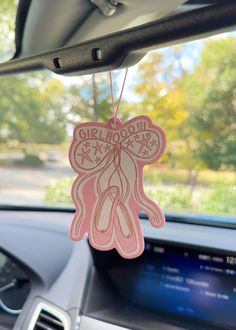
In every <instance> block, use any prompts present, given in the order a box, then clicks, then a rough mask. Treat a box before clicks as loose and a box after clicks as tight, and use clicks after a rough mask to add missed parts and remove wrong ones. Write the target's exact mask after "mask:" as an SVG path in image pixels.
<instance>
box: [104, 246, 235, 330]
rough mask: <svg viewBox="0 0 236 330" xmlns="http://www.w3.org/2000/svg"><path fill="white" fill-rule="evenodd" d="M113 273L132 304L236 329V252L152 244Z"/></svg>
mask: <svg viewBox="0 0 236 330" xmlns="http://www.w3.org/2000/svg"><path fill="white" fill-rule="evenodd" d="M107 273H108V275H109V277H110V278H111V280H112V281H113V283H114V284H115V286H116V287H117V289H118V290H119V291H120V293H121V295H122V296H123V298H125V299H126V301H127V302H128V303H129V304H132V305H135V306H139V307H143V308H146V309H149V310H156V311H158V310H159V311H162V312H163V311H164V312H167V313H170V312H171V313H174V314H178V315H182V316H185V317H186V316H187V317H191V318H196V319H199V320H202V321H208V322H211V324H218V325H222V326H225V327H231V328H233V329H235V328H236V255H233V254H231V253H220V252H218V253H213V252H212V251H209V250H204V249H199V250H198V249H194V248H190V247H186V246H183V245H181V246H179V245H177V246H176V245H171V244H168V243H165V242H158V243H155V242H147V243H146V246H145V252H144V253H143V255H142V256H141V257H139V258H137V259H135V260H133V261H131V260H128V261H125V260H123V259H122V258H120V259H119V260H118V259H117V260H116V261H114V260H113V262H112V265H110V266H109V267H108V268H107Z"/></svg>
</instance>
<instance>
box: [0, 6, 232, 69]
mask: <svg viewBox="0 0 236 330" xmlns="http://www.w3.org/2000/svg"><path fill="white" fill-rule="evenodd" d="M91 2H92V3H93V6H96V7H98V8H97V10H99V11H100V15H103V16H104V17H107V16H106V15H105V14H104V12H103V11H106V9H107V10H108V11H109V8H110V9H111V10H110V13H111V12H112V10H113V11H115V15H114V18H115V17H116V15H117V16H119V15H118V10H119V5H120V6H121V8H122V6H123V4H122V3H121V2H119V1H118V2H115V1H110V2H109V4H110V7H109V6H108V5H107V3H108V2H107V1H105V0H104V1H98V0H93V1H91ZM135 2H136V1H135ZM139 2H140V1H137V2H136V6H137V5H138V4H139ZM150 2H152V3H153V1H150ZM154 2H155V1H154ZM200 2H201V4H204V3H205V2H206V4H208V5H206V4H205V5H204V6H202V5H198V6H197V7H199V8H197V9H195V6H193V4H196V3H200ZM200 2H198V1H187V2H185V1H175V0H168V1H165V4H163V1H158V4H159V5H160V8H162V9H163V11H162V14H163V13H164V15H161V13H160V12H161V11H159V12H158V13H159V16H160V17H161V18H158V19H156V20H154V21H152V20H151V21H149V22H148V23H146V24H141V25H139V24H136V23H135V24H134V25H135V26H134V27H131V28H129V29H125V30H123V29H121V27H120V26H118V30H119V31H118V32H115V33H112V34H106V35H105V31H104V30H103V34H102V35H100V36H99V37H97V38H95V39H92V40H88V41H83V42H82V43H77V44H74V45H70V46H67V44H63V43H61V44H62V45H63V46H65V47H62V48H56V49H55V48H54V47H53V42H51V44H49V45H48V48H49V49H47V51H45V49H44V48H42V49H40V48H39V49H37V53H36V54H31V53H30V52H29V50H28V51H27V47H26V45H27V43H26V41H25V40H29V39H30V40H35V42H36V43H37V40H39V41H38V42H39V43H40V40H41V39H37V38H39V35H38V34H37V33H36V32H37V29H36V32H35V30H34V29H32V33H31V31H30V30H29V29H27V28H26V24H27V22H29V20H31V21H32V20H33V16H32V15H35V14H36V12H33V11H32V10H33V9H32V8H35V6H40V3H41V2H39V1H32V2H31V4H30V1H20V4H19V7H18V14H17V20H16V52H15V56H14V58H13V59H12V60H10V61H9V62H6V63H3V64H1V65H0V75H6V74H16V73H22V72H27V71H35V70H42V69H48V70H50V71H52V72H55V73H58V74H69V75H82V74H88V73H96V72H99V71H107V70H112V69H116V68H121V67H127V66H131V65H133V64H135V63H137V62H138V61H139V60H140V59H141V58H142V57H143V56H144V55H145V54H146V52H147V51H148V50H150V49H151V48H160V47H163V46H166V45H169V44H174V43H178V42H182V41H186V40H191V39H196V38H200V37H202V36H209V35H212V34H216V33H219V32H221V31H222V32H223V31H226V30H230V29H233V28H235V26H236V2H235V1H222V2H221V1H215V2H219V3H218V4H214V1H212V3H211V4H210V5H209V1H200ZM52 3H55V1H52ZM68 3H69V2H68ZM88 3H89V4H90V5H91V3H90V1H88ZM94 3H95V4H94ZM127 3H128V2H127ZM156 3H157V2H156ZM183 3H184V4H183ZM23 4H25V6H24V5H23ZM57 4H58V6H61V7H60V8H61V10H62V9H63V4H64V6H65V2H64V1H58V2H57ZM161 4H162V7H161ZM179 4H181V5H182V7H183V10H182V9H181V8H182V7H181V6H179V7H177V5H179ZM191 4H192V6H191ZM44 5H45V4H44ZM47 5H48V6H49V4H48V3H47ZM106 5H107V7H106ZM22 6H23V7H22ZM104 6H105V7H104ZM188 6H189V7H188ZM49 7H50V8H51V6H49ZM22 8H23V9H22ZM86 8H87V7H86ZM104 8H105V9H104ZM39 9H40V7H38V10H39ZM64 9H65V8H64ZM164 9H165V10H164ZM86 10H88V12H89V8H87V9H86ZM22 12H24V15H23V16H22ZM179 12H180V13H179ZM69 13H70V15H71V22H74V20H75V19H76V15H74V14H73V13H72V12H71V11H70V10H69ZM37 14H38V11H37ZM108 15H109V12H108ZM112 15H113V14H112ZM112 15H111V16H110V17H109V22H110V23H109V24H110V25H112V19H113V16H112ZM154 16H155V15H154ZM157 16H158V15H157ZM163 16H164V17H163ZM104 17H103V18H104ZM149 18H150V17H149ZM58 20H60V17H56V19H53V18H52V22H51V26H52V29H53V31H54V32H52V31H51V30H50V31H48V33H56V32H55V31H56V30H57V28H58V29H59V30H60V27H58V25H60V22H58ZM137 20H138V17H136V21H137ZM42 22H45V17H42ZM116 22H117V18H116ZM141 22H143V19H141ZM62 23H63V22H62ZM28 24H29V23H28ZM31 24H32V23H31ZM45 24H46V23H45ZM72 25H73V24H72ZM90 25H91V24H90ZM104 26H106V25H104ZM94 29H95V30H96V21H95V22H94ZM94 29H93V31H94ZM120 29H121V30H120ZM78 31H79V32H78ZM78 31H77V32H76V33H80V34H81V31H80V30H78ZM82 31H83V30H82ZM33 32H34V33H33ZM56 35H57V34H56ZM88 35H89V34H88ZM92 35H93V34H92ZM27 38H28V39H27ZM41 38H43V36H42V35H41ZM45 38H46V36H45ZM62 39H63V36H62ZM71 40H72V41H73V40H74V41H73V42H75V41H76V38H71ZM54 41H55V40H54ZM72 41H71V43H73V42H72ZM61 42H62V41H61ZM71 43H70V44H71ZM55 44H56V45H57V43H55ZM44 47H46V46H45V45H44Z"/></svg>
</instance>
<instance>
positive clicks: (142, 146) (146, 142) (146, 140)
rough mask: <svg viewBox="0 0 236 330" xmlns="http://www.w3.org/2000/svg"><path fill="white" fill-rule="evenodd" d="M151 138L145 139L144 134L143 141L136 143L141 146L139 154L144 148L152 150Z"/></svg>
mask: <svg viewBox="0 0 236 330" xmlns="http://www.w3.org/2000/svg"><path fill="white" fill-rule="evenodd" d="M150 138H151V137H145V135H144V134H142V139H140V140H139V141H138V140H137V141H136V142H137V143H138V144H140V148H139V152H138V153H139V154H140V152H141V151H142V150H143V148H147V149H149V150H151V148H150V146H149V145H148V143H149V141H150Z"/></svg>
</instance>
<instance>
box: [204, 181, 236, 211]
mask: <svg viewBox="0 0 236 330" xmlns="http://www.w3.org/2000/svg"><path fill="white" fill-rule="evenodd" d="M235 201H236V186H235V185H227V184H225V183H223V182H221V183H217V184H214V185H212V187H211V190H210V192H209V193H208V194H207V196H205V194H204V196H202V198H201V210H202V211H203V212H208V213H215V214H231V215H235V214H236V203H235Z"/></svg>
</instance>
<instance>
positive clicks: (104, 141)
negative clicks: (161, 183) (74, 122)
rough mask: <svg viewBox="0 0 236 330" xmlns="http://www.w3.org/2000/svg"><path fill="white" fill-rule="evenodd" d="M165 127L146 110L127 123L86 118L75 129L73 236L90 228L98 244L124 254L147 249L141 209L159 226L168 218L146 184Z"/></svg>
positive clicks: (76, 237)
mask: <svg viewBox="0 0 236 330" xmlns="http://www.w3.org/2000/svg"><path fill="white" fill-rule="evenodd" d="M165 145H166V139H165V134H164V132H163V130H162V129H161V128H160V127H159V126H156V125H153V124H152V122H151V120H150V118H149V117H146V116H139V117H136V118H134V119H132V120H130V121H128V122H126V123H122V122H121V121H119V120H118V119H117V121H116V125H114V120H113V119H111V120H110V121H109V122H108V123H107V124H102V123H84V124H79V125H78V126H77V127H76V128H75V130H74V136H73V141H72V144H71V147H70V152H69V157H70V162H71V166H72V167H73V169H74V170H75V171H76V172H77V173H78V174H79V176H78V177H77V178H76V180H75V182H74V184H73V187H72V198H73V201H74V203H75V206H76V213H75V216H74V219H73V222H72V225H71V230H70V235H71V238H72V239H73V240H81V239H82V238H83V236H84V234H85V233H86V232H87V233H88V238H89V241H90V243H91V245H92V246H93V247H94V248H96V249H98V250H110V249H113V248H115V249H116V250H117V251H118V252H119V254H120V255H121V256H123V257H124V258H135V257H137V256H139V255H140V254H141V253H142V252H143V249H144V239H143V234H142V230H141V226H140V221H139V213H140V212H144V213H145V214H147V216H148V218H149V221H150V222H151V224H152V225H153V226H154V227H161V226H163V224H164V222H165V218H164V215H163V213H162V211H161V209H160V207H159V206H158V205H157V204H156V203H154V202H153V201H152V200H151V199H150V198H148V197H147V196H146V195H145V193H144V190H143V167H144V166H145V165H147V164H151V163H153V162H155V161H156V160H158V159H159V158H160V157H161V156H162V154H163V152H164V149H165Z"/></svg>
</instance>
